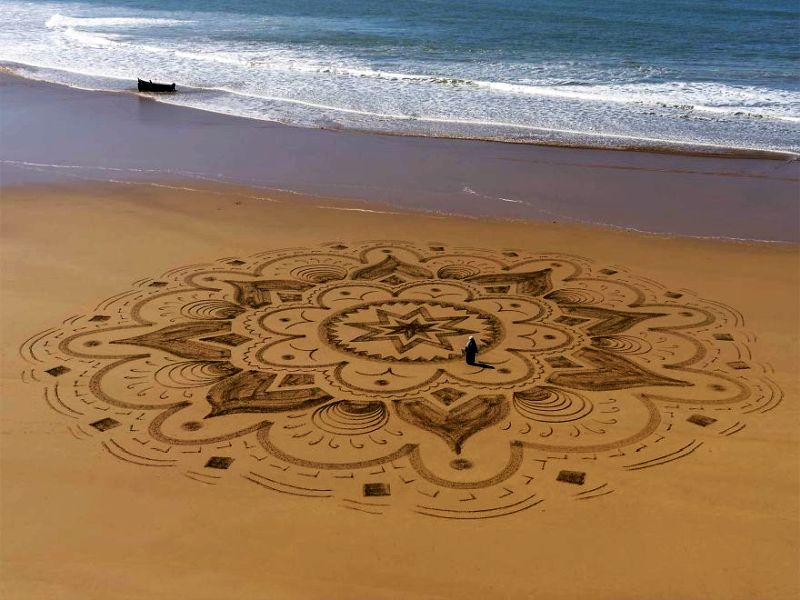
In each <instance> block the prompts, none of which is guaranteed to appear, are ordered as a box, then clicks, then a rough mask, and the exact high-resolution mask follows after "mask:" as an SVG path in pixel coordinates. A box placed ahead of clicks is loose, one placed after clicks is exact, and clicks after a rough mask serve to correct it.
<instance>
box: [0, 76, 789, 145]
mask: <svg viewBox="0 0 800 600" xmlns="http://www.w3.org/2000/svg"><path fill="white" fill-rule="evenodd" d="M8 65H12V66H8ZM17 65H19V66H20V67H22V68H34V69H46V70H54V71H62V72H65V73H74V74H76V75H83V73H80V72H78V71H70V70H68V69H56V68H54V67H42V66H39V65H33V64H25V63H16V62H13V61H3V62H2V63H0V75H10V76H12V77H18V78H20V79H24V80H27V81H35V82H37V83H43V84H46V85H56V86H61V87H65V88H69V89H74V90H80V91H85V92H98V93H103V94H126V95H132V96H135V97H138V98H148V99H151V100H153V101H155V102H162V103H163V104H167V105H169V106H178V107H180V108H184V109H187V110H197V111H201V112H207V113H211V114H214V115H220V116H225V117H233V118H237V119H247V120H250V121H255V122H260V123H271V124H275V125H280V126H283V127H292V128H296V129H312V130H318V131H333V132H343V133H348V132H351V133H358V134H363V135H376V136H387V137H401V138H414V139H442V140H461V141H472V142H489V143H497V144H514V145H523V146H537V147H542V148H567V149H575V150H604V151H609V152H641V153H645V154H665V155H678V156H688V157H701V158H731V159H734V158H742V159H759V160H779V161H797V160H800V152H793V151H790V150H776V149H770V148H747V147H737V146H726V145H722V144H719V145H717V144H706V143H702V142H689V141H680V142H678V141H672V140H665V139H660V138H645V137H634V136H626V135H621V134H613V133H596V132H580V131H572V130H570V131H566V130H559V129H544V128H535V127H527V126H521V125H513V124H505V125H503V127H507V128H509V129H516V128H523V129H530V130H531V131H538V132H541V133H543V134H547V133H548V132H550V133H570V134H573V135H577V136H584V137H591V136H594V137H598V138H607V139H614V140H631V143H630V144H625V143H620V144H618V145H608V146H604V145H600V144H591V143H585V144H581V143H578V142H576V143H569V142H559V141H547V140H535V141H529V140H518V139H501V138H492V137H481V136H458V135H446V134H444V133H439V134H435V135H423V134H418V133H403V132H401V131H396V132H390V131H373V130H370V129H359V128H357V127H352V128H345V127H304V126H302V125H295V124H291V123H283V122H281V121H274V120H270V119H259V118H257V117H252V116H246V115H234V114H230V113H225V112H222V111H216V110H213V109H211V108H205V107H197V106H183V105H177V104H171V103H169V102H163V101H162V100H160V99H159V97H158V96H155V95H151V94H147V93H143V92H139V91H138V90H136V89H135V88H133V87H131V88H130V89H125V90H107V89H99V88H90V87H81V86H79V85H71V84H67V83H61V82H55V81H48V80H46V79H39V78H36V77H31V76H28V75H23V74H21V73H18V72H17V71H15V70H14V66H17ZM103 77H104V78H108V79H118V80H120V81H128V80H127V79H123V78H118V77H111V76H108V75H103ZM182 89H189V90H209V89H216V88H198V87H195V86H186V85H184V86H182ZM178 93H180V90H178ZM231 93H232V92H231ZM409 120H413V121H416V122H421V123H424V122H432V123H435V122H439V120H437V119H432V118H420V119H409ZM636 140H639V141H641V142H654V143H655V142H658V143H660V144H661V145H647V144H645V143H639V144H636V143H635V141H636Z"/></svg>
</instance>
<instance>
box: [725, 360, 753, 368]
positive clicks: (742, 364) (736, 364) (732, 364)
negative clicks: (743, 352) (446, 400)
mask: <svg viewBox="0 0 800 600" xmlns="http://www.w3.org/2000/svg"><path fill="white" fill-rule="evenodd" d="M728 366H729V367H730V368H731V369H737V370H738V369H749V368H750V365H748V364H747V363H746V362H744V361H743V360H735V361H733V362H729V363H728Z"/></svg>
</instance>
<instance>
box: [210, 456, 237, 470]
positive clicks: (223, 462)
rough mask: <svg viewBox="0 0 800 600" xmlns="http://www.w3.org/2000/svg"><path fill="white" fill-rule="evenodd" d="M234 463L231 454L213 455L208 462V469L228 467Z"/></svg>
mask: <svg viewBox="0 0 800 600" xmlns="http://www.w3.org/2000/svg"><path fill="white" fill-rule="evenodd" d="M232 463H233V459H232V458H231V457H230V456H212V457H211V458H209V459H208V462H207V463H206V468H207V469H227V468H228V467H230V466H231V464H232Z"/></svg>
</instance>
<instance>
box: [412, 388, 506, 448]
mask: <svg viewBox="0 0 800 600" xmlns="http://www.w3.org/2000/svg"><path fill="white" fill-rule="evenodd" d="M396 408H397V414H398V416H399V417H400V418H401V419H403V420H404V421H406V422H407V423H410V424H411V425H414V426H416V427H419V428H421V429H425V430H427V431H430V432H431V433H433V434H435V435H438V436H439V437H440V438H442V439H443V440H444V441H445V442H447V445H448V446H450V448H451V449H452V450H453V451H454V452H455V453H456V454H460V453H461V447H462V446H463V444H464V442H465V441H467V439H468V438H469V437H470V436H472V435H474V434H476V433H478V432H479V431H481V430H482V429H486V428H487V427H490V426H491V425H495V424H497V423H499V422H500V421H502V420H503V419H504V418H506V416H507V415H508V412H509V408H508V402H506V399H505V396H503V395H502V394H501V395H486V396H475V397H474V398H472V399H471V400H469V401H467V402H465V403H463V404H460V405H459V406H457V407H456V408H454V409H453V410H450V411H448V410H441V409H440V408H438V407H436V406H432V405H431V404H429V403H428V402H426V401H425V400H423V399H422V398H412V399H409V400H399V401H397V403H396Z"/></svg>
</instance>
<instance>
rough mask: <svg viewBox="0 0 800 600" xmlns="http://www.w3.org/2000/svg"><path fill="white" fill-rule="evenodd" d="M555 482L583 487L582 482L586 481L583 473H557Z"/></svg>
mask: <svg viewBox="0 0 800 600" xmlns="http://www.w3.org/2000/svg"><path fill="white" fill-rule="evenodd" d="M556 480H557V481H563V482H564V483H573V484H575V485H583V482H584V481H586V473H584V472H583V471H559V472H558V477H556Z"/></svg>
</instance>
